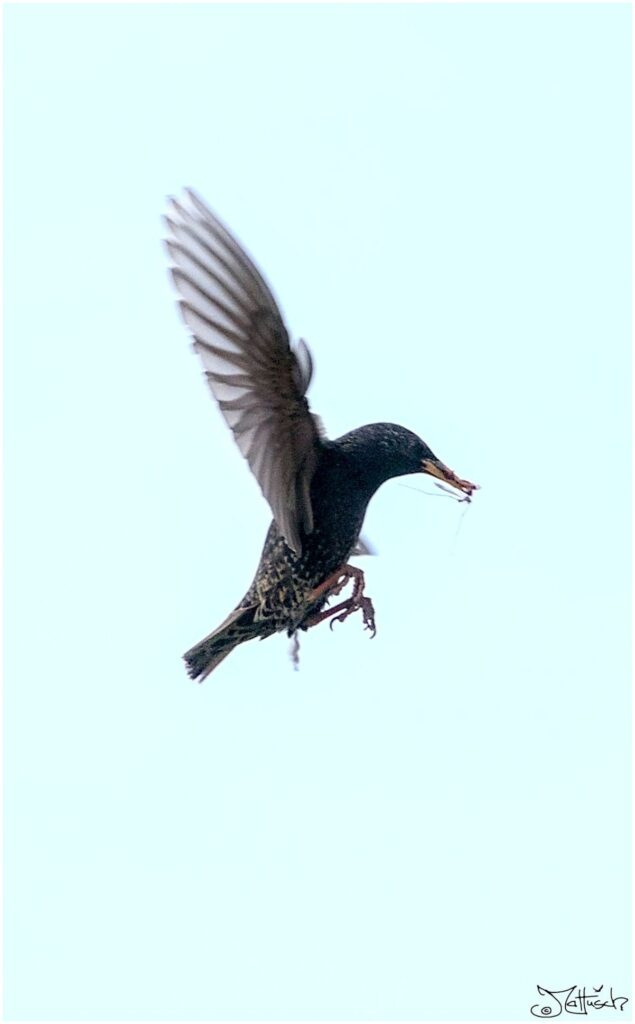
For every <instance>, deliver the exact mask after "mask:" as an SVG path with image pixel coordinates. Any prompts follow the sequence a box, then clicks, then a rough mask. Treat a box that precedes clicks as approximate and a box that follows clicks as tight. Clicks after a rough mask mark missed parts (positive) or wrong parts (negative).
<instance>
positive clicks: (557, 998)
mask: <svg viewBox="0 0 635 1024" xmlns="http://www.w3.org/2000/svg"><path fill="white" fill-rule="evenodd" d="M536 988H537V989H538V993H539V995H541V996H547V997H548V998H549V999H551V1000H552V1002H551V1003H544V1005H541V1004H540V1003H534V1005H533V1006H532V1007H531V1013H532V1015H533V1016H534V1017H559V1016H560V1014H561V1013H562V1012H564V1013H583V1014H586V1013H588V1011H589V1010H606V1009H609V1010H623V1009H624V1007H625V1006H626V1004H627V1002H628V999H627V998H626V996H614V995H613V988H612V987H611V988H610V989H609V993H610V995H609V996H606V993H605V992H604V985H600V987H599V988H592V989H590V990H587V989H586V988H579V987H578V986H577V985H572V986H571V988H559V989H556V990H555V991H552V990H550V989H548V988H542V987H541V986H540V985H536ZM574 992H575V995H573V993H574ZM605 997H606V998H605Z"/></svg>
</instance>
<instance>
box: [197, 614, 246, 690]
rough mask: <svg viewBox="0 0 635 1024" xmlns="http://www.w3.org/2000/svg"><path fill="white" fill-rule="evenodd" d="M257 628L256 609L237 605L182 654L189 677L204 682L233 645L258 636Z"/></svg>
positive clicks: (230, 650) (231, 649) (235, 645)
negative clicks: (198, 641) (222, 620)
mask: <svg viewBox="0 0 635 1024" xmlns="http://www.w3.org/2000/svg"><path fill="white" fill-rule="evenodd" d="M258 635H259V631H258V630H256V629H254V608H251V607H250V608H235V609H234V611H233V612H231V613H230V614H229V615H228V616H227V618H226V619H225V621H224V622H222V623H221V624H220V626H218V628H217V629H215V630H214V632H213V633H210V634H209V636H206V637H204V639H203V640H201V641H200V643H198V644H195V645H194V647H191V648H190V649H189V651H186V652H185V654H184V655H183V660H184V662H185V664H186V666H187V671H188V675H189V676H190V679H198V681H199V683H202V682H203V680H204V679H206V678H207V676H208V675H209V674H210V672H213V671H214V669H215V668H216V666H217V665H220V663H221V661H223V659H224V658H226V657H227V655H228V654H231V652H232V651H233V649H234V647H237V646H238V644H242V643H243V642H244V641H245V640H251V639H252V638H253V637H254V636H258Z"/></svg>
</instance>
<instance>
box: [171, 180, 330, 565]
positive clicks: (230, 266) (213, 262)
mask: <svg viewBox="0 0 635 1024" xmlns="http://www.w3.org/2000/svg"><path fill="white" fill-rule="evenodd" d="M165 220H166V224H167V226H168V233H169V234H168V238H167V239H166V247H167V250H168V252H169V254H170V258H171V261H172V267H171V272H172V278H173V281H174V285H175V287H176V290H177V292H178V295H179V300H178V301H179V305H180V309H181V313H182V315H183V319H184V320H185V323H186V324H187V326H188V328H189V330H190V332H191V333H192V335H193V337H194V348H195V350H196V352H197V353H198V355H199V356H200V358H201V361H202V363H203V368H204V371H205V376H206V377H207V381H208V383H209V386H210V388H211V391H212V394H213V395H214V398H215V399H216V401H217V402H218V405H219V408H220V409H221V411H222V413H223V415H224V417H225V419H226V421H227V423H228V424H229V426H230V427H231V429H232V431H233V433H234V437H235V439H236V442H237V444H238V447H239V448H240V450H241V452H242V454H243V455H244V456H245V458H246V459H247V462H248V463H249V466H250V468H251V470H252V472H253V474H254V476H255V477H256V479H257V480H258V483H259V484H260V487H261V489H262V492H263V494H264V496H265V498H266V499H267V501H268V502H269V504H270V506H271V511H272V512H273V516H274V519H275V520H276V523H277V525H278V529H279V530H280V532H281V533H282V535H283V536H284V538H285V540H286V542H287V544H288V545H289V547H291V548H293V550H294V551H295V552H296V553H297V554H301V549H302V544H301V536H300V531H301V530H304V531H305V532H306V533H310V532H311V530H312V529H313V512H312V509H311V500H310V486H311V479H312V477H313V474H314V472H315V468H316V465H317V461H318V458H319V453H320V448H321V445H322V441H321V431H320V427H319V421H318V420H317V418H316V417H314V416H313V415H312V414H311V412H310V411H309V405H308V402H307V400H306V398H305V394H306V391H307V389H308V387H309V384H310V381H311V376H312V373H313V363H312V359H311V353H310V352H309V349H308V347H307V345H306V343H305V342H304V341H300V342H298V344H297V345H296V346H295V347H294V348H293V349H292V348H291V345H290V343H289V335H288V333H287V329H286V327H285V325H284V322H283V320H282V316H281V314H280V311H279V309H278V306H277V304H276V301H275V299H274V297H273V295H272V293H271V291H270V289H269V287H268V285H267V283H266V282H265V280H264V279H263V277H262V276H261V274H260V272H259V271H258V269H257V267H256V266H255V265H254V263H253V262H252V261H251V259H250V258H249V256H247V254H246V252H245V251H244V250H243V249H242V248H241V247H240V245H239V244H238V242H237V241H236V239H235V238H233V236H232V235H231V234H230V233H229V231H228V230H227V228H226V227H225V226H224V225H223V224H221V222H220V221H219V220H218V218H217V217H216V216H215V215H214V214H213V213H212V211H211V210H210V209H209V208H208V207H207V206H206V205H205V203H204V202H203V201H202V200H201V199H200V198H199V197H198V196H197V195H196V194H195V193H194V192H192V191H190V190H186V192H185V196H184V198H183V199H182V200H180V201H177V200H176V199H171V200H170V205H169V212H168V216H167V217H166V218H165Z"/></svg>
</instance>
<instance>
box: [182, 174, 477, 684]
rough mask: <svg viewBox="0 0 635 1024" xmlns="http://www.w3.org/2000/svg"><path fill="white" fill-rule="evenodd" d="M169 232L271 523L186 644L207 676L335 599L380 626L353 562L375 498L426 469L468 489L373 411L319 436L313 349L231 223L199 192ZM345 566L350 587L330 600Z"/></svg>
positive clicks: (200, 674)
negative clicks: (333, 435)
mask: <svg viewBox="0 0 635 1024" xmlns="http://www.w3.org/2000/svg"><path fill="white" fill-rule="evenodd" d="M166 222H167V225H168V229H169V237H168V240H167V242H166V245H167V248H168V252H169V253H170V256H171V259H172V262H173V267H172V276H173V280H174V283H175V286H176V288H177V291H178V293H179V301H180V306H181V311H182V313H183V317H184V319H185V322H186V324H187V325H188V327H189V328H190V330H191V332H192V334H193V336H194V348H195V350H196V351H197V352H198V354H199V355H200V356H201V359H202V362H203V366H204V370H205V374H206V376H207V379H208V382H209V384H210V387H211V390H212V393H213V394H214V397H215V398H216V400H217V402H218V404H219V407H220V409H221V411H222V412H223V414H224V416H225V418H226V420H227V422H228V425H229V426H230V428H231V429H232V431H233V433H234V436H235V438H236V441H237V443H238V445H239V447H240V449H241V451H242V453H243V455H244V456H245V457H246V459H247V461H248V462H249V465H250V467H251V469H252V471H253V472H254V475H255V476H256V478H257V479H258V482H259V484H260V486H261V489H262V491H263V493H264V495H265V497H266V498H267V500H268V501H269V503H270V505H271V508H272V511H273V514H274V520H273V522H272V523H271V526H270V527H269V531H268V533H267V536H266V538H265V543H264V547H263V551H262V555H261V558H260V563H259V565H258V568H257V570H256V575H255V576H254V579H253V582H252V584H251V586H250V587H249V589H248V591H247V593H246V594H245V596H244V598H243V599H242V601H241V602H240V603H239V604H238V606H237V607H236V608H235V609H234V610H233V611H232V612H231V613H230V615H229V616H228V617H227V619H226V620H225V621H224V622H223V623H221V625H220V626H219V627H218V628H217V629H216V630H214V632H213V633H211V634H210V635H209V636H208V637H206V638H205V639H204V640H202V641H201V642H200V643H198V644H196V645H195V646H194V647H193V648H191V650H189V651H187V652H186V654H185V655H184V659H185V662H186V665H187V668H188V672H189V674H190V676H191V677H192V678H195V679H200V680H202V679H204V678H205V677H206V676H207V675H209V673H210V672H211V671H212V670H213V669H214V668H215V667H216V666H217V665H218V664H219V663H220V662H221V661H222V660H223V658H225V657H226V655H227V654H229V653H230V651H231V650H232V649H233V648H234V647H235V646H237V645H238V644H240V643H242V642H244V641H245V640H249V639H253V638H255V637H259V638H261V639H264V638H265V637H267V636H270V635H271V634H273V633H276V632H281V631H286V632H287V633H288V634H289V635H290V636H291V635H293V634H294V633H295V632H296V631H297V630H298V629H306V628H309V627H310V626H311V625H313V624H315V623H316V622H318V621H320V620H321V619H322V618H324V617H327V616H329V615H330V614H331V611H339V610H343V611H342V614H341V615H340V616H339V617H340V618H344V617H346V615H347V614H349V613H350V612H351V611H355V610H357V609H361V610H362V611H363V614H364V622H365V624H366V625H369V626H371V628H372V629H373V632H374V621H373V617H372V605H371V604H370V601H369V599H368V598H366V597H364V596H363V574H361V573H360V571H359V570H355V569H353V568H352V567H349V566H348V565H347V562H348V559H349V557H350V556H351V553H352V552H353V549H354V548H355V545H356V544H357V543H358V540H359V534H360V530H361V527H362V523H363V520H364V515H365V513H366V508H367V506H368V502H369V501H370V499H371V498H372V496H373V494H374V493H375V491H376V490H377V488H378V487H380V486H381V484H382V483H384V481H386V480H388V479H390V478H391V477H395V476H401V475H404V474H408V473H417V472H427V473H430V474H432V475H434V476H437V477H439V478H440V479H442V480H445V481H446V482H447V483H450V484H451V485H452V486H454V487H456V488H458V489H459V490H462V491H463V492H465V494H466V495H467V497H468V498H469V497H470V496H471V494H472V492H473V491H474V490H475V485H474V484H471V483H470V482H469V481H466V480H461V479H460V478H459V477H457V476H456V475H455V474H454V473H453V472H452V471H451V470H449V469H448V468H447V466H444V464H443V463H442V462H441V461H440V460H439V459H437V457H436V456H435V455H434V454H433V453H432V452H431V450H430V449H429V448H428V446H427V445H426V444H425V442H423V441H422V440H421V439H420V438H419V437H417V435H416V434H413V433H412V432H411V431H410V430H406V428H405V427H400V426H398V425H396V424H393V423H375V424H370V425H368V426H364V427H360V428H358V429H357V430H353V431H351V432H350V433H348V434H345V435H344V436H343V437H340V438H338V439H337V440H335V441H330V440H328V439H327V438H325V437H324V435H323V431H322V430H321V427H320V424H319V421H318V420H317V419H316V417H314V416H313V414H312V413H311V412H310V410H309V406H308V402H307V400H306V397H305V393H306V390H307V389H308V386H309V383H310V380H311V374H312V359H311V355H310V352H309V350H308V347H307V346H306V344H305V343H304V342H301V343H298V345H297V346H296V347H295V348H292V347H291V345H290V343H289V337H288V334H287V331H286V328H285V326H284V322H283V320H282V316H281V314H280V312H279V309H278V306H277V304H276V302H275V299H274V298H273V295H272V293H271V291H270V289H269V287H268V285H267V284H266V283H265V281H264V279H263V278H262V276H261V275H260V273H259V271H258V270H257V268H256V267H255V265H254V264H253V262H252V261H251V260H250V258H249V257H248V256H247V254H246V253H245V251H244V250H243V249H242V248H241V247H240V246H239V245H238V243H237V242H236V240H235V239H234V238H233V237H232V236H231V234H230V233H229V232H228V231H227V229H226V228H225V227H224V226H223V225H222V224H221V223H220V222H219V221H218V219H217V218H216V217H215V215H214V214H213V213H212V212H211V210H209V209H208V208H207V206H205V204H204V203H203V201H202V200H201V199H199V197H198V196H196V195H195V194H194V193H192V192H190V191H188V192H186V194H185V198H184V199H183V200H182V201H180V202H177V201H175V200H172V201H171V206H170V212H169V216H168V217H167V218H166ZM348 577H351V578H354V581H355V582H354V591H353V596H352V597H351V598H349V599H348V600H347V601H344V602H342V603H340V604H339V605H337V606H336V608H335V609H330V608H329V609H326V610H323V609H324V606H325V604H326V602H327V601H328V599H329V597H330V596H332V595H333V594H336V593H339V591H340V590H341V589H342V586H343V584H344V582H345V581H346V579H347V578H348Z"/></svg>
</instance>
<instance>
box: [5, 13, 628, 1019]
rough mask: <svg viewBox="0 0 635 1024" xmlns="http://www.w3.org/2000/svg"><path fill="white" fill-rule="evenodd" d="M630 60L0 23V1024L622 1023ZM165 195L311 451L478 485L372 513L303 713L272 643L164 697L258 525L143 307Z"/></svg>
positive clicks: (516, 31)
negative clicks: (210, 236) (357, 573)
mask: <svg viewBox="0 0 635 1024" xmlns="http://www.w3.org/2000/svg"><path fill="white" fill-rule="evenodd" d="M630 18H631V14H630V10H629V8H628V6H615V5H575V4H574V5H549V4H547V5H538V6H530V5H509V6H508V5H492V6H478V5H474V6H462V5H447V6H438V5H429V6H428V5H424V6H399V5H395V6H393V7H388V6H351V7H348V6H310V5H309V6H260V7H249V6H234V7H225V6H187V5H183V6H112V7H107V6H100V5H97V6H83V7H82V6H48V7H43V6H24V7H17V6H10V5H9V6H7V7H6V8H5V29H6V37H5V47H6V67H5V75H6V80H5V118H6V121H5V125H6V138H5V142H6V153H7V156H6V164H5V243H6V250H5V256H6V273H5V296H6V314H5V339H6V359H5V372H6V380H7V385H6V493H7V506H6V531H7V533H6V536H7V555H6V579H7V600H8V612H7V617H6V638H7V639H6V666H5V678H6V682H5V721H6V727H5V729H6V732H5V744H6V746H5V768H6V776H7V784H6V795H5V835H6V866H5V871H6V874H5V950H6V952H5V983H6V993H5V1013H6V1015H7V1016H8V1017H12V1018H22V1019H23V1018H26V1017H34V1018H46V1019H58V1020H74V1019H79V1018H82V1019H99V1018H102V1019H103V1018H106V1019H108V1018H110V1019H117V1018H120V1019H122V1018H127V1019H146V1018H151V1019H181V1020H183V1019H185V1020H200V1019H211V1018H226V1019H239V1018H252V1019H253V1018H257V1019H272V1018H273V1019H276V1018H285V1017H287V1018H288V1017H293V1018H344V1019H346V1018H371V1019H372V1018H374V1019H378V1018H398V1019H405V1018H419V1019H426V1018H436V1019H451V1018H464V1019H505V1018H516V1019H518V1018H525V1017H528V1016H529V1007H530V1006H531V1005H532V1004H535V1003H536V1002H537V1001H538V999H539V997H538V994H537V992H536V985H538V984H540V985H543V986H545V987H547V988H550V989H554V988H555V989H562V988H567V987H568V986H570V985H573V984H579V985H587V986H593V985H595V986H598V985H600V984H605V985H606V986H609V985H612V986H613V990H614V993H615V994H616V995H617V994H620V995H627V996H632V993H631V991H630V980H629V975H628V964H629V958H630V945H629V917H628V909H627V907H628V903H629V901H628V892H629V871H630V867H629V865H630V853H629V834H630V826H629V782H628V777H629V772H628V766H629V718H630V715H629V637H628V629H629V575H628V564H629V557H628V555H629V520H630V515H629V512H630V505H629V501H630V481H629V466H630V450H629V440H628V438H629V380H630V362H629V360H630V356H629V329H630V321H629V300H630V291H629V287H630V285H629V282H630V248H629V246H630V236H629V223H630V216H629V214H630V198H629V196H630V184H629V182H630V156H629V154H630V100H629V93H630V88H629V84H630V78H629V76H630ZM182 185H192V186H194V187H196V188H197V189H198V190H199V191H200V192H201V194H202V195H203V196H204V197H205V198H206V199H207V201H208V202H209V203H210V204H211V205H212V206H213V207H214V208H215V209H216V210H217V211H218V213H219V214H220V215H221V216H222V217H223V218H224V219H225V221H226V222H227V223H228V224H229V225H230V226H231V227H232V229H233V230H234V231H235V232H236V234H237V235H238V237H239V238H240V239H241V240H242V241H243V243H244V244H245V245H246V246H247V248H248V249H249V251H250V252H251V253H252V254H253V255H254V257H255V258H256V260H257V261H258V263H259V264H260V266H261V267H262V269H263V271H264V272H265V274H266V275H267V277H268V278H269V280H270V281H271V283H272V286H273V288H274V290H275V292H276V294H277V295H278V296H279V297H280V300H281V304H282V308H283V310H284V313H285V316H286V318H287V321H288V323H289V326H290V329H291V330H292V332H293V334H294V335H295V336H298V335H302V336H303V337H305V338H306V339H307V340H308V341H309V344H310V345H311V347H312V350H313V354H314V357H315V361H316V367H317V369H316V377H315V381H314V386H313V387H312V390H311V395H310V397H311V401H312V404H313V408H314V409H315V410H316V411H317V412H318V413H319V414H320V415H321V416H322V418H323V420H324V423H325V426H326V429H327V431H328V432H329V434H330V435H331V436H337V435H338V434H340V433H343V432H345V431H346V430H349V429H351V428H352V427H354V426H358V425H360V424H362V423H366V422H371V421H373V420H393V421H396V422H398V423H403V424H404V425H405V426H408V427H410V428H411V429H413V430H415V431H417V432H418V433H419V434H421V435H422V436H423V437H424V439H425V440H426V441H427V442H428V443H429V444H430V446H431V447H432V448H433V449H434V451H435V452H436V453H437V454H438V455H439V457H440V458H442V459H443V460H444V461H445V462H447V463H448V464H449V465H450V466H452V467H453V468H454V469H455V470H456V471H457V472H458V473H459V474H460V475H463V476H467V477H468V478H470V479H473V480H476V481H477V482H478V483H480V484H481V485H482V490H481V491H480V492H479V493H478V495H477V496H476V499H475V500H474V502H473V504H472V505H471V506H470V507H469V508H468V509H467V512H465V509H466V506H465V505H458V504H454V503H452V502H451V501H450V500H449V499H447V498H444V497H442V496H441V495H440V493H439V492H437V491H435V488H434V487H432V486H431V484H430V483H429V482H427V481H426V480H425V478H411V479H409V480H406V481H404V482H405V483H407V484H408V485H409V486H411V487H415V488H417V489H418V490H419V491H428V492H434V494H435V497H430V496H428V495H426V494H423V493H415V492H413V491H412V490H406V489H404V488H403V487H401V486H399V482H397V481H393V482H391V483H389V484H387V485H386V486H385V487H384V488H382V490H381V491H380V492H379V493H378V495H377V496H376V498H375V500H374V501H373V503H372V505H371V508H370V511H369V514H368V517H367V521H366V527H365V533H366V535H367V536H368V537H369V538H370V540H371V541H372V542H373V544H374V545H375V546H376V548H377V549H378V552H379V554H378V556H377V557H376V558H372V559H366V560H365V561H364V563H363V566H364V568H365V570H366V574H367V591H368V593H369V594H371V596H372V597H373V599H374V602H375V608H376V613H377V623H378V632H377V636H376V638H375V639H374V640H372V641H369V639H368V637H367V635H366V634H364V632H363V630H362V628H361V622H360V621H358V618H357V617H355V618H352V619H349V620H348V622H346V624H344V625H340V626H339V627H338V626H336V628H335V629H334V630H333V632H330V631H329V630H328V628H326V627H323V628H320V629H316V630H314V631H313V632H312V633H311V634H310V635H308V636H306V637H303V638H302V649H301V668H300V671H299V672H298V673H295V672H293V670H292V667H291V664H290V661H289V658H288V653H287V646H288V641H287V639H286V638H285V637H275V638H272V639H271V640H268V641H267V642H266V643H264V644H257V643H254V644H251V645H247V646H245V647H244V648H242V649H241V650H238V651H237V652H235V653H234V654H233V655H232V656H231V657H230V658H229V659H228V660H227V661H226V662H225V663H224V664H223V665H222V667H221V668H219V670H218V671H217V672H216V673H215V674H214V675H213V676H212V677H211V678H210V679H209V680H208V681H207V682H206V683H205V684H204V685H203V686H196V685H194V684H192V683H190V682H189V681H188V680H187V678H186V676H185V674H184V671H183V666H182V663H181V661H180V655H181V652H182V651H183V650H185V649H186V648H187V647H189V646H190V645H191V644H192V643H194V642H195V641H196V640H198V639H200V637H201V636H202V635H204V634H205V633H206V632H208V631H209V630H210V629H211V628H212V627H213V626H215V625H216V624H217V623H218V622H219V621H220V620H221V619H222V618H224V616H225V615H226V614H227V612H228V611H229V610H230V608H231V607H233V605H234V603H235V602H236V601H237V599H239V598H240V597H241V596H242V594H243V592H244V590H245V589H246V587H247V585H248V584H249V582H250V580H251V577H252V574H253V571H254V569H255V566H256V563H257V559H258V555H259V552H260V547H261V544H262V540H263V537H264V533H265V530H266V527H267V524H268V521H269V513H268V509H267V506H266V505H265V503H264V501H263V499H262V497H261V495H260V492H259V490H258V487H257V485H256V483H255V482H254V480H253V479H252V478H251V476H250V474H249V472H248V470H247V467H246V465H245V464H244V463H243V460H242V459H241V458H240V455H239V453H238V452H237V450H236V449H235V446H234V444H233V442H232V439H231V437H230V435H229V432H228V431H227V429H226V428H225V426H224V424H223V422H222V419H221V417H220V414H219V413H218V410H216V409H215V407H214V405H213V403H212V402H211V400H210V398H209V396H208V394H207V391H206V388H205V385H204V382H203V380H202V378H201V374H200V368H199V366H198V364H197V361H196V359H195V357H194V356H193V355H191V353H190V351H189V345H188V339H187V335H186V332H185V330H184V329H183V327H182V326H181V324H180V322H179V320H178V317H177V315H176V312H175V308H174V303H173V296H172V295H171V292H170V288H169V285H168V280H167V275H166V272H165V262H166V261H165V256H164V253H163V252H162V249H161V245H160V237H161V232H162V229H161V225H160V214H161V212H162V210H163V208H164V196H165V195H166V194H167V193H170V192H174V191H176V190H178V189H179V188H180V187H181V186H182ZM630 1005H631V1004H629V1007H630ZM626 1013H628V1008H627V1011H626ZM597 1016H598V1018H599V1019H603V1018H605V1019H609V1018H610V1019H615V1016H616V1011H610V1012H609V1011H607V1012H606V1013H600V1014H597ZM620 1016H621V1018H622V1019H623V1015H620Z"/></svg>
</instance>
